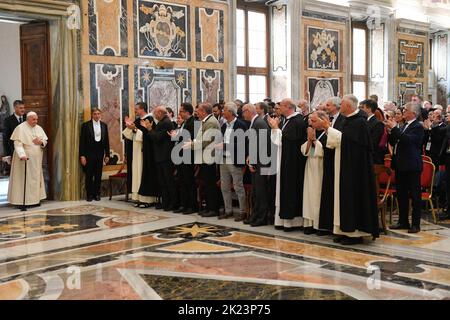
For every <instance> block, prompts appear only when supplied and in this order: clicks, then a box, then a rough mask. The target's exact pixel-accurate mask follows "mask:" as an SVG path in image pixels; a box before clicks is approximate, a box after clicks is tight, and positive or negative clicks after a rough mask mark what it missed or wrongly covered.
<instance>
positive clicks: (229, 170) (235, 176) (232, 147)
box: [216, 102, 248, 222]
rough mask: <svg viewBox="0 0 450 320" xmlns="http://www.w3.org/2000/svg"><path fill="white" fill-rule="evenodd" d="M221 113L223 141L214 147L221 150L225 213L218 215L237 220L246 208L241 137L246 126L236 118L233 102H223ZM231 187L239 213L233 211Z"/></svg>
mask: <svg viewBox="0 0 450 320" xmlns="http://www.w3.org/2000/svg"><path fill="white" fill-rule="evenodd" d="M222 115H223V118H224V119H225V120H226V121H225V123H224V124H223V125H222V128H221V130H222V136H223V142H222V143H219V144H218V145H216V148H218V149H222V151H223V163H222V164H220V188H221V190H222V196H223V204H224V207H225V213H224V214H223V215H219V219H227V218H230V217H233V216H234V221H236V222H239V221H243V220H244V219H245V209H246V203H245V190H244V183H243V179H244V172H243V168H244V167H245V158H246V156H247V154H246V151H247V146H246V139H245V138H244V139H242V138H243V137H244V133H245V131H247V129H248V128H247V125H246V123H245V122H244V121H242V120H241V119H238V118H237V106H236V104H235V103H234V102H228V103H226V104H225V106H224V107H223V111H222ZM239 153H241V154H239ZM240 156H241V157H240ZM231 187H233V189H234V191H235V192H236V195H237V198H238V201H239V213H238V212H234V213H233V199H232V192H231Z"/></svg>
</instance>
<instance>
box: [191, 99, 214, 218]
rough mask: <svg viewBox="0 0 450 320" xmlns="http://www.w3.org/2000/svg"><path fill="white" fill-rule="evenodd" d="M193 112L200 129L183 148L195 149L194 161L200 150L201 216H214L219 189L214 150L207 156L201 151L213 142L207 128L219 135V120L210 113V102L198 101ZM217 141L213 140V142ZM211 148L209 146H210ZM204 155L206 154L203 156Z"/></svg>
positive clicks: (212, 135) (211, 109)
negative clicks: (204, 208)
mask: <svg viewBox="0 0 450 320" xmlns="http://www.w3.org/2000/svg"><path fill="white" fill-rule="evenodd" d="M195 112H196V114H197V116H198V118H199V120H201V122H202V126H201V130H199V131H198V133H197V136H196V138H195V139H194V141H192V142H187V143H186V145H185V148H192V149H193V150H194V151H197V152H196V154H195V157H194V158H196V159H195V160H196V163H197V161H198V160H199V159H197V155H198V152H200V151H201V152H202V155H203V156H202V158H201V164H200V176H201V177H202V179H203V180H204V181H205V192H206V210H203V211H201V212H200V215H201V216H202V217H215V216H218V215H219V189H218V187H217V183H216V182H217V173H216V164H215V162H214V152H212V153H211V155H210V156H208V152H206V153H203V152H204V150H205V149H206V148H207V147H208V146H209V145H210V144H211V143H212V142H214V134H211V132H208V131H209V130H217V133H218V134H219V136H220V127H219V122H218V121H217V119H216V118H215V117H214V115H213V114H212V112H213V108H212V105H211V104H210V103H207V102H203V103H200V104H199V105H198V106H197V108H196V109H195ZM217 143H219V141H215V144H217ZM210 148H211V147H210ZM205 155H206V156H205Z"/></svg>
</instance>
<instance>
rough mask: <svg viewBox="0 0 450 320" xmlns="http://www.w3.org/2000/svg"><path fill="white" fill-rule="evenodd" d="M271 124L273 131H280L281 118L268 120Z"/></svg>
mask: <svg viewBox="0 0 450 320" xmlns="http://www.w3.org/2000/svg"><path fill="white" fill-rule="evenodd" d="M267 120H268V122H269V126H270V127H271V128H272V129H278V128H279V127H280V119H279V118H270V117H269V118H267Z"/></svg>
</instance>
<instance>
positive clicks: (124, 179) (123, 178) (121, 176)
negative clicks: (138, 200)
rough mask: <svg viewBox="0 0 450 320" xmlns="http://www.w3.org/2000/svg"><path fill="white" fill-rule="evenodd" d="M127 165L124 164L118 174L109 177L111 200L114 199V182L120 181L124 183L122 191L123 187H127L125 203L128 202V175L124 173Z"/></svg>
mask: <svg viewBox="0 0 450 320" xmlns="http://www.w3.org/2000/svg"><path fill="white" fill-rule="evenodd" d="M126 165H127V164H126V162H124V163H123V164H122V166H121V167H120V169H119V171H117V173H115V174H112V175H110V176H109V200H111V199H112V183H113V181H120V182H121V183H122V186H121V189H123V187H124V186H125V201H127V202H128V187H127V173H126V172H122V171H123V169H124V168H125V166H126Z"/></svg>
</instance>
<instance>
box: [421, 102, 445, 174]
mask: <svg viewBox="0 0 450 320" xmlns="http://www.w3.org/2000/svg"><path fill="white" fill-rule="evenodd" d="M442 120H443V119H442V110H439V109H436V110H434V111H433V110H431V111H429V112H428V119H427V120H425V121H424V122H423V127H424V129H425V135H424V139H423V144H424V147H425V154H426V155H427V156H429V157H430V158H431V160H432V162H433V164H434V166H435V167H436V172H437V171H438V170H439V165H440V159H439V156H440V153H441V148H442V142H443V141H444V138H445V134H446V125H445V123H444V122H443V121H442Z"/></svg>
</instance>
